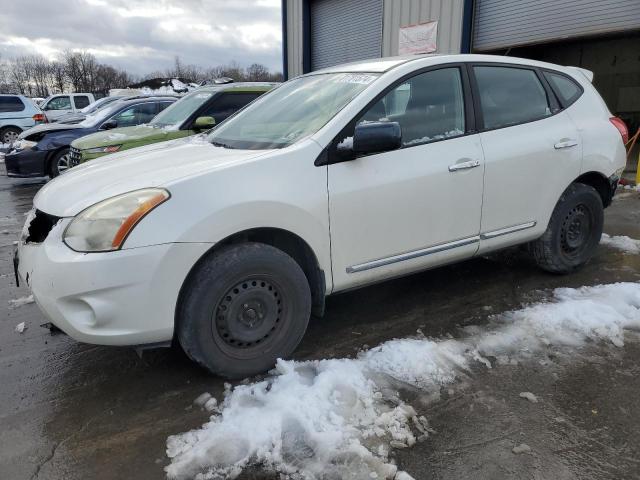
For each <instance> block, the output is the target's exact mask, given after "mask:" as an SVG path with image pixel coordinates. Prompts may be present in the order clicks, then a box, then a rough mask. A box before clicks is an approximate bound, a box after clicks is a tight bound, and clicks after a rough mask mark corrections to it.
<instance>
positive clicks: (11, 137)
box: [2, 128, 20, 144]
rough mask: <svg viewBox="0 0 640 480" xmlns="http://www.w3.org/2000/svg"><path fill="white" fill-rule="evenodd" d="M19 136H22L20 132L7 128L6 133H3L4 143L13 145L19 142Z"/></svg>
mask: <svg viewBox="0 0 640 480" xmlns="http://www.w3.org/2000/svg"><path fill="white" fill-rule="evenodd" d="M18 136H20V132H19V131H18V130H16V129H14V128H7V129H5V131H4V132H2V143H8V144H11V143H13V142H15V141H16V140H18Z"/></svg>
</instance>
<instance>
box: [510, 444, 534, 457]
mask: <svg viewBox="0 0 640 480" xmlns="http://www.w3.org/2000/svg"><path fill="white" fill-rule="evenodd" d="M511 451H512V452H513V453H515V454H516V455H519V454H521V453H529V452H531V447H530V446H529V445H527V444H526V443H521V444H520V445H517V446H515V447H513V450H511Z"/></svg>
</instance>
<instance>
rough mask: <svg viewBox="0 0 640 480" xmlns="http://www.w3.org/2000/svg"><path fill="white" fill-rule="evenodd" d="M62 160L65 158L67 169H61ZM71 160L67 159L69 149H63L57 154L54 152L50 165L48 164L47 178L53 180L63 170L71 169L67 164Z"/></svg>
mask: <svg viewBox="0 0 640 480" xmlns="http://www.w3.org/2000/svg"><path fill="white" fill-rule="evenodd" d="M64 158H67V162H66V163H67V167H66V168H64V169H63V168H62V166H61V165H60V164H61V163H63V162H62V160H63V159H64ZM70 161H71V160H70V159H69V149H68V148H63V149H61V150H59V151H58V152H56V153H55V154H54V155H53V157H52V158H51V163H50V164H49V176H50V177H51V178H55V177H57V176H58V175H60V174H61V173H64V172H65V170H68V169H69V168H71V164H70V163H69V162H70Z"/></svg>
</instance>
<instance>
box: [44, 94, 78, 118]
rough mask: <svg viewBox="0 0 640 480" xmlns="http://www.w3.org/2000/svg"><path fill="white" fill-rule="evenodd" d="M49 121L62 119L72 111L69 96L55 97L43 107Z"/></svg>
mask: <svg viewBox="0 0 640 480" xmlns="http://www.w3.org/2000/svg"><path fill="white" fill-rule="evenodd" d="M43 110H44V111H45V115H46V116H47V119H48V120H49V121H50V122H52V121H55V120H57V119H58V118H60V117H61V116H62V115H64V114H66V113H69V112H71V111H72V107H71V98H70V97H69V95H59V96H57V97H53V98H52V99H51V100H49V101H48V102H47V104H46V105H45V106H44V107H43Z"/></svg>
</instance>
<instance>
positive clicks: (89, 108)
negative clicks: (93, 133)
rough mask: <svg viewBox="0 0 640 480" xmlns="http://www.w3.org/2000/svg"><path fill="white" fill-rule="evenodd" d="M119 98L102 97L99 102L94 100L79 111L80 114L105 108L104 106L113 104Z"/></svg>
mask: <svg viewBox="0 0 640 480" xmlns="http://www.w3.org/2000/svg"><path fill="white" fill-rule="evenodd" d="M119 98H120V97H104V98H101V99H99V100H96V101H95V102H93V103H90V104H89V105H87V106H86V107H84V108H83V109H82V110H80V111H81V112H82V113H87V114H89V113H93V112H95V111H96V110H98V109H100V108H102V107H105V106H106V105H108V104H109V103H111V102H115V101H116V100H118V99H119Z"/></svg>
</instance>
